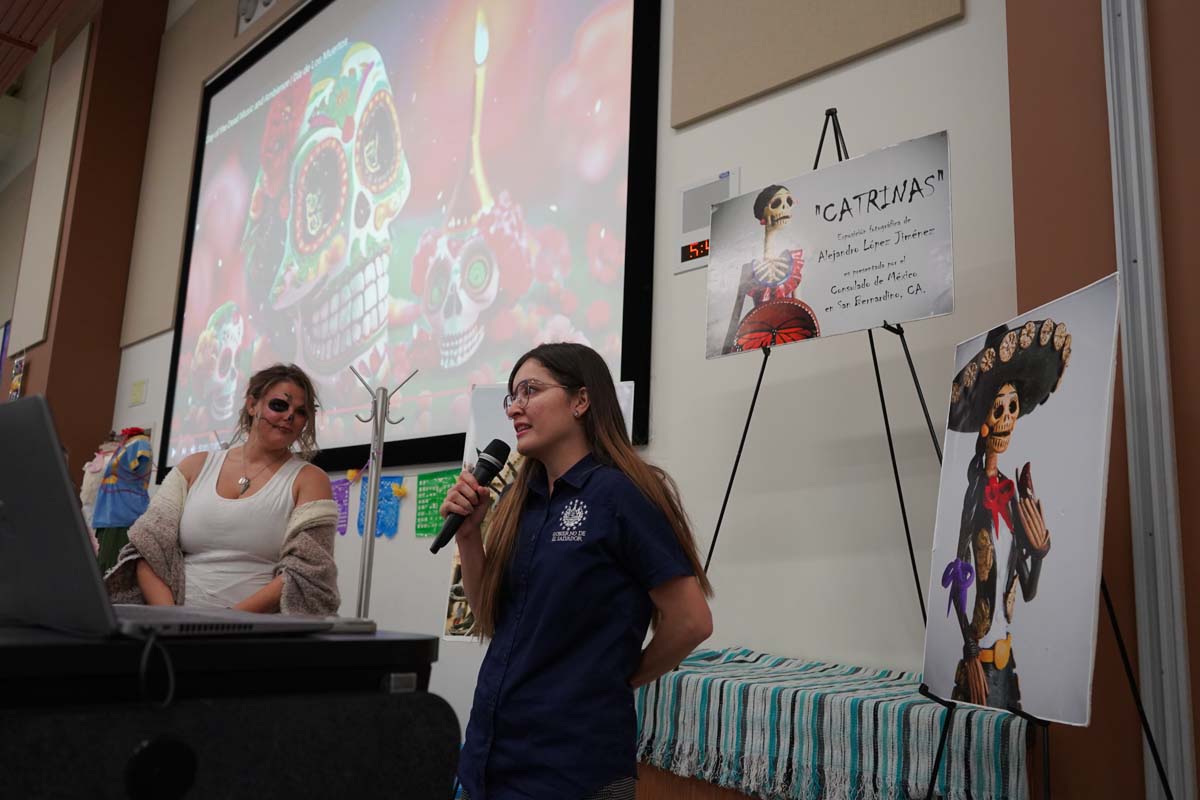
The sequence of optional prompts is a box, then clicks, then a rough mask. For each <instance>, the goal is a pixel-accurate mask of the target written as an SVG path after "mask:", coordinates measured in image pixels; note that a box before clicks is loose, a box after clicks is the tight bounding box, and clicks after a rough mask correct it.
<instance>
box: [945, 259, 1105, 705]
mask: <svg viewBox="0 0 1200 800" xmlns="http://www.w3.org/2000/svg"><path fill="white" fill-rule="evenodd" d="M1117 303H1118V285H1117V276H1116V275H1115V274H1114V275H1111V276H1109V277H1108V278H1105V279H1104V280H1102V281H1099V282H1097V283H1094V284H1092V285H1091V286H1088V287H1087V288H1085V289H1081V290H1079V291H1077V292H1075V293H1073V294H1070V295H1067V296H1066V297H1063V298H1061V299H1059V300H1055V301H1054V302H1052V303H1049V304H1047V305H1044V306H1042V307H1041V308H1037V309H1034V310H1033V311H1031V312H1029V313H1027V314H1022V315H1021V316H1019V317H1016V318H1015V319H1012V320H1010V321H1009V322H1007V323H1005V324H1004V325H1001V326H999V327H996V328H993V329H992V330H990V331H989V332H988V333H986V334H980V335H979V336H976V337H975V338H973V339H970V340H968V341H965V342H963V343H962V344H960V345H959V346H958V350H957V352H956V354H955V362H954V365H955V370H956V372H955V377H954V380H953V382H952V384H951V386H950V387H949V388H950V412H949V419H948V423H947V431H946V440H945V441H946V447H945V460H944V462H943V464H942V473H941V483H940V490H939V493H938V508H937V521H936V524H935V527H934V539H933V563H932V565H931V569H930V575H929V597H930V598H931V602H930V612H929V624H928V627H927V628H926V632H925V665H924V677H925V682H926V684H927V685H928V686H929V688H930V690H931V691H932V692H933V693H934V694H936V695H938V696H940V697H945V698H951V699H953V700H955V701H958V702H964V703H970V704H974V705H981V706H991V707H996V708H1020V709H1021V710H1023V711H1025V712H1026V713H1028V714H1032V715H1033V716H1035V717H1039V718H1041V719H1044V720H1049V721H1054V722H1063V723H1067V724H1070V725H1086V724H1087V723H1088V718H1089V715H1090V699H1091V686H1092V667H1093V662H1094V655H1095V648H1096V621H1097V615H1098V613H1099V603H1098V602H1097V595H1098V594H1099V584H1100V557H1101V552H1102V547H1101V546H1102V542H1103V534H1104V500H1105V491H1106V489H1107V486H1108V450H1109V431H1110V429H1111V420H1112V396H1113V376H1114V371H1115V364H1116V344H1117ZM942 597H945V602H944V603H942V602H940V600H939V598H942ZM943 606H944V610H943Z"/></svg>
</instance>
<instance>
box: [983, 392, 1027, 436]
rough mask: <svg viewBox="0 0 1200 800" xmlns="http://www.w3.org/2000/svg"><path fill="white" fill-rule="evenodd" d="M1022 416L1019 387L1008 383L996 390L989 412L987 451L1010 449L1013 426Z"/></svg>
mask: <svg viewBox="0 0 1200 800" xmlns="http://www.w3.org/2000/svg"><path fill="white" fill-rule="evenodd" d="M1019 416H1021V398H1020V397H1019V396H1018V395H1017V389H1016V387H1015V386H1013V385H1012V384H1011V383H1006V384H1004V385H1003V386H1001V387H1000V389H999V390H998V391H997V392H996V396H995V397H994V398H993V399H992V410H991V411H990V412H989V413H988V418H987V422H986V424H987V426H988V430H989V433H988V437H987V451H988V452H989V453H1003V452H1004V451H1005V450H1007V449H1008V444H1009V442H1010V441H1011V439H1012V432H1013V428H1015V427H1016V426H1017V417H1019Z"/></svg>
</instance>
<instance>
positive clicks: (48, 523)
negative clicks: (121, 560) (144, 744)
mask: <svg viewBox="0 0 1200 800" xmlns="http://www.w3.org/2000/svg"><path fill="white" fill-rule="evenodd" d="M0 624H7V625H13V624H15V625H22V626H38V627H44V628H51V629H54V630H57V631H63V632H66V633H72V634H79V635H84V636H113V635H121V634H123V635H129V636H137V637H145V636H147V635H149V634H150V633H154V634H156V635H158V636H222V635H261V634H268V633H309V632H315V631H326V630H329V629H331V628H332V627H333V622H332V621H331V620H330V619H326V618H320V617H299V616H284V615H281V614H254V613H251V612H248V611H234V610H211V611H209V610H201V609H189V608H187V607H180V606H135V605H114V604H113V603H111V602H110V601H109V599H108V593H107V592H106V591H105V588H104V582H103V580H102V578H101V575H100V567H99V565H98V564H97V563H96V555H95V552H94V551H93V550H92V543H91V536H90V535H89V534H88V530H87V526H86V524H85V522H84V519H83V512H82V511H81V510H80V504H79V498H78V496H77V495H76V493H75V487H74V486H73V485H72V483H71V479H70V477H69V474H68V472H67V464H66V459H65V458H64V454H63V450H62V447H61V445H60V443H59V439H58V434H57V432H56V430H55V427H54V420H53V418H52V417H51V415H50V407H49V406H48V405H47V404H46V400H45V398H44V397H37V396H35V397H26V398H23V399H20V400H14V401H12V402H9V403H4V404H0Z"/></svg>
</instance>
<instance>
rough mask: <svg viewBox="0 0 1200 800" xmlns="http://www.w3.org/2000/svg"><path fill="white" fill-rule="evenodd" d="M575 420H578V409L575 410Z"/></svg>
mask: <svg viewBox="0 0 1200 800" xmlns="http://www.w3.org/2000/svg"><path fill="white" fill-rule="evenodd" d="M575 419H579V409H578V408H577V409H575Z"/></svg>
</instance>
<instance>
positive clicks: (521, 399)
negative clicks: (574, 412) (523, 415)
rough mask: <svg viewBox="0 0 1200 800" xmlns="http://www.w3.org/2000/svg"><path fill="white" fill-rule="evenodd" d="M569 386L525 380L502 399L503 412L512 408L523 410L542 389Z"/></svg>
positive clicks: (568, 387)
mask: <svg viewBox="0 0 1200 800" xmlns="http://www.w3.org/2000/svg"><path fill="white" fill-rule="evenodd" d="M570 388H571V387H570V386H563V385H562V384H561V383H542V382H541V381H535V380H533V379H532V378H526V379H525V380H523V381H521V382H520V383H518V384H517V385H516V386H514V387H513V393H512V394H510V395H507V396H505V398H504V411H505V412H507V411H508V410H509V409H510V408H512V407H513V406H517V407H518V408H524V407H525V406H527V405H529V398H531V397H533V396H534V395H536V394H537V393H538V392H540V391H542V390H543V389H570Z"/></svg>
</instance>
